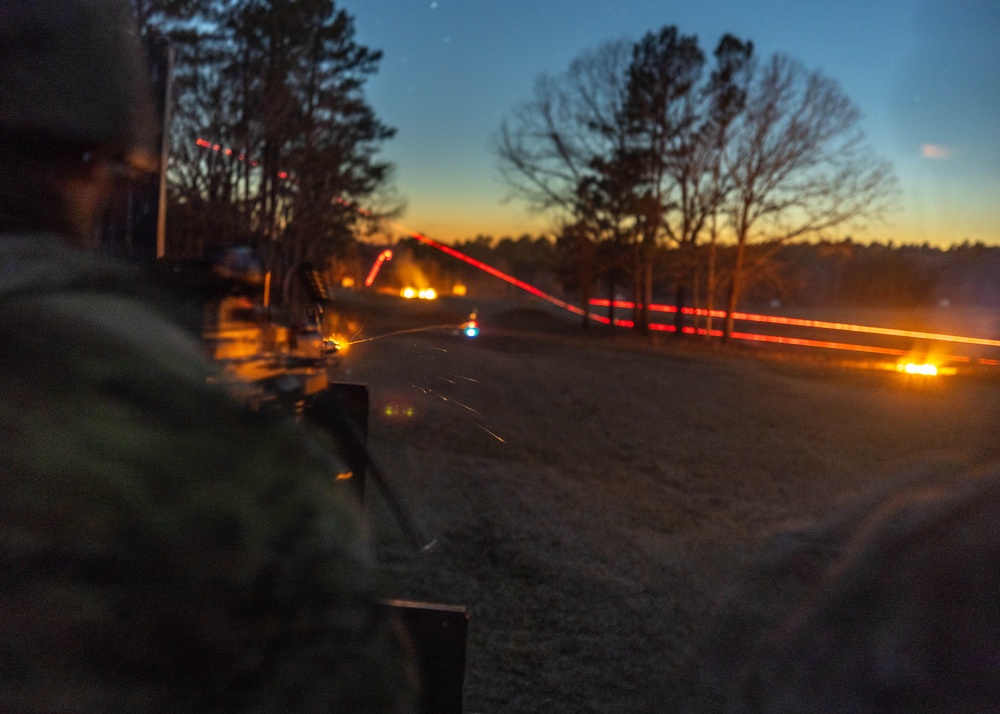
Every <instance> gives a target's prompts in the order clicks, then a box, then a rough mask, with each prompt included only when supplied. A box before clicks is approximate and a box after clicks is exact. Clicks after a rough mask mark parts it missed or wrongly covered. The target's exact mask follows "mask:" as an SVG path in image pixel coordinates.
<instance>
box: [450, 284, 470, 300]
mask: <svg viewBox="0 0 1000 714" xmlns="http://www.w3.org/2000/svg"><path fill="white" fill-rule="evenodd" d="M465 292H466V288H465V285H463V284H462V283H455V285H454V286H453V287H452V289H451V294H452V295H454V296H455V297H465Z"/></svg>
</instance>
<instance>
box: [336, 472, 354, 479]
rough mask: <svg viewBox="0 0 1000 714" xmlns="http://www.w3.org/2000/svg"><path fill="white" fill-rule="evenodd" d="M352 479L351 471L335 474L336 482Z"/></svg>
mask: <svg viewBox="0 0 1000 714" xmlns="http://www.w3.org/2000/svg"><path fill="white" fill-rule="evenodd" d="M353 477H354V472H353V471H344V472H342V473H339V474H337V480H338V481H346V480H347V479H349V478H353Z"/></svg>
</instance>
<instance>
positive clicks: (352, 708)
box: [0, 0, 412, 712]
mask: <svg viewBox="0 0 1000 714" xmlns="http://www.w3.org/2000/svg"><path fill="white" fill-rule="evenodd" d="M127 7H128V5H127V3H126V2H125V1H124V0H120V1H115V0H16V1H13V0H12V1H10V2H4V3H3V5H2V6H0V710H2V711H38V712H50V711H60V712H74V711H88V712H89V711H108V712H111V711H114V712H160V711H163V712H166V711H170V712H179V711H218V712H223V711H254V712H288V711H309V712H321V711H323V712H326V711H331V712H332V711H336V712H362V711H364V712H396V711H407V710H408V707H409V701H410V699H411V694H412V691H411V690H412V687H411V677H410V675H409V665H408V660H407V658H406V657H405V656H404V655H403V653H402V649H403V648H402V647H401V644H400V638H399V637H398V635H397V632H396V629H395V628H394V626H393V625H392V623H391V622H390V620H389V618H388V617H387V615H386V613H385V612H384V611H383V609H382V608H380V607H378V606H377V605H376V604H375V600H374V597H375V595H376V593H377V583H376V580H375V578H374V576H373V573H372V571H371V570H370V568H369V566H368V559H367V553H366V549H365V545H364V542H363V539H362V534H361V533H360V532H359V527H358V522H357V520H356V518H355V513H354V511H353V509H352V508H351V507H350V506H349V504H347V503H346V502H344V501H342V500H340V499H339V498H338V497H337V496H336V495H335V494H334V493H333V492H332V489H331V479H332V476H333V475H334V474H335V473H336V468H337V464H336V463H332V462H335V461H336V460H337V458H336V457H335V456H331V455H330V454H329V453H328V452H326V451H324V450H323V449H321V448H320V447H319V446H317V445H316V444H315V442H314V441H312V440H311V439H310V438H307V436H306V435H305V434H304V433H303V432H301V431H300V430H299V429H298V427H296V426H295V425H293V424H290V423H285V422H281V421H277V420H266V419H265V418H264V417H262V416H260V415H257V414H255V413H253V412H251V411H250V410H248V409H243V408H242V407H240V406H238V405H237V404H236V403H235V402H234V401H232V400H231V399H230V398H229V397H228V396H227V395H226V394H225V393H224V392H223V391H221V388H220V387H219V386H217V384H216V381H215V380H216V375H215V372H214V371H213V369H212V367H211V365H210V364H208V363H207V362H206V361H205V360H204V359H203V358H202V355H201V351H200V349H199V347H198V345H197V344H196V343H194V342H193V341H191V340H189V338H188V337H187V336H186V334H185V333H183V331H182V330H181V329H180V328H178V327H176V326H175V325H173V324H172V323H171V322H169V321H168V320H166V319H165V318H164V317H163V316H162V315H161V314H160V313H159V312H158V311H157V310H156V309H155V307H153V306H151V304H149V303H147V302H146V301H144V300H143V299H141V297H140V293H141V287H140V286H138V285H136V284H135V281H134V279H133V275H132V273H131V272H129V270H128V269H126V268H124V267H122V266H119V265H115V264H112V263H109V262H105V261H102V260H100V259H98V258H97V257H96V256H93V255H91V254H89V253H86V252H84V251H82V250H79V249H78V248H77V247H74V243H75V244H77V245H79V244H80V243H81V242H84V241H86V239H87V238H88V237H89V236H90V234H91V233H92V232H93V230H94V225H95V221H96V219H97V217H98V216H99V214H100V211H101V208H102V206H103V205H104V203H105V200H106V199H107V197H108V195H109V192H110V191H111V190H112V188H113V185H114V181H115V175H116V174H117V173H119V172H120V171H121V170H135V169H137V168H139V169H141V168H144V167H147V166H149V165H150V164H151V163H152V162H151V161H150V159H151V152H150V150H149V147H150V145H151V142H150V134H149V132H148V127H149V126H150V116H151V110H150V104H149V102H148V98H147V91H146V86H145V78H144V67H143V62H142V60H141V59H140V57H141V53H140V51H139V45H138V41H137V38H136V36H135V34H134V32H132V31H131V30H130V28H131V21H130V18H128V16H127Z"/></svg>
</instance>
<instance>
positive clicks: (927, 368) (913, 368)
mask: <svg viewBox="0 0 1000 714" xmlns="http://www.w3.org/2000/svg"><path fill="white" fill-rule="evenodd" d="M896 369H897V370H899V371H900V372H906V373H907V374H922V375H924V376H927V377H934V376H936V375H937V373H938V368H937V367H936V366H934V365H933V364H926V363H925V364H916V363H915V362H907V363H906V364H899V365H897V366H896Z"/></svg>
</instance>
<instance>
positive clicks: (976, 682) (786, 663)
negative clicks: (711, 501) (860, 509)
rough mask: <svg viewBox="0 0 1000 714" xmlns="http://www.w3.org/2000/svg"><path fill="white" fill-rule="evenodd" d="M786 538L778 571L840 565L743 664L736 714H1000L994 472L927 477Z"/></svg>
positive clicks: (999, 500)
mask: <svg viewBox="0 0 1000 714" xmlns="http://www.w3.org/2000/svg"><path fill="white" fill-rule="evenodd" d="M856 515H857V514H856ZM846 523H852V524H853V525H852V527H851V528H850V530H851V531H852V532H853V536H850V537H847V538H846V539H845V540H843V541H842V542H841V537H842V536H843V535H845V533H844V529H843V526H844V525H845V524H846ZM796 537H797V539H798V540H799V542H800V546H802V547H800V548H799V549H797V550H796V549H794V548H793V549H789V550H788V552H787V554H788V555H790V556H791V557H790V558H789V559H787V560H786V561H785V562H786V563H787V564H793V563H794V560H795V557H800V556H802V555H803V553H804V552H805V551H806V550H810V549H811V550H812V551H813V552H814V553H815V552H818V550H822V549H823V548H824V547H825V546H824V542H825V544H826V546H834V545H836V544H838V542H839V545H836V548H837V550H839V555H838V556H837V557H836V558H835V560H834V562H833V565H832V566H831V567H830V568H829V569H828V570H827V572H826V573H825V575H824V576H822V577H821V578H819V579H818V580H817V581H815V582H813V583H811V584H810V586H809V587H808V590H811V591H812V593H811V594H809V595H807V597H806V598H805V601H804V603H803V604H802V605H801V606H800V607H798V608H796V609H795V610H794V611H793V612H792V614H791V615H790V616H789V617H788V618H787V619H786V620H785V621H784V622H783V624H782V625H781V626H780V627H779V628H778V629H777V631H776V632H774V633H773V634H772V635H771V636H770V637H769V638H768V639H767V640H766V642H765V643H764V645H763V647H761V648H760V649H759V650H758V651H757V652H755V653H754V654H753V655H752V656H751V658H750V660H749V661H748V662H747V663H746V664H747V665H748V666H747V669H746V672H745V673H744V676H743V678H742V681H741V684H740V686H739V688H738V690H737V692H736V695H735V697H734V700H733V701H734V707H733V711H734V712H741V713H743V712H768V713H774V714H778V713H781V714H792V713H796V712H853V713H865V712H927V713H930V712H935V713H943V712H995V711H1000V469H997V468H994V469H993V470H991V471H986V472H983V473H972V472H966V473H962V472H955V471H954V470H950V471H949V470H943V471H939V472H937V473H931V474H929V476H924V477H921V478H919V479H916V480H915V481H912V482H911V483H908V484H906V485H905V487H903V488H901V489H899V490H898V491H896V492H895V493H892V494H891V495H889V496H887V497H886V498H884V499H881V500H878V501H876V502H875V504H874V507H873V508H872V509H871V510H870V512H868V513H867V514H866V515H864V516H862V517H860V518H859V519H857V520H855V519H854V518H853V517H851V518H848V519H847V521H846V522H844V521H842V522H839V523H838V522H836V521H833V522H830V523H828V524H827V527H826V528H824V529H812V530H809V531H800V532H799V534H798V536H796ZM792 570H795V568H794V567H792ZM773 572H777V569H776V568H775V569H774V570H773Z"/></svg>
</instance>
